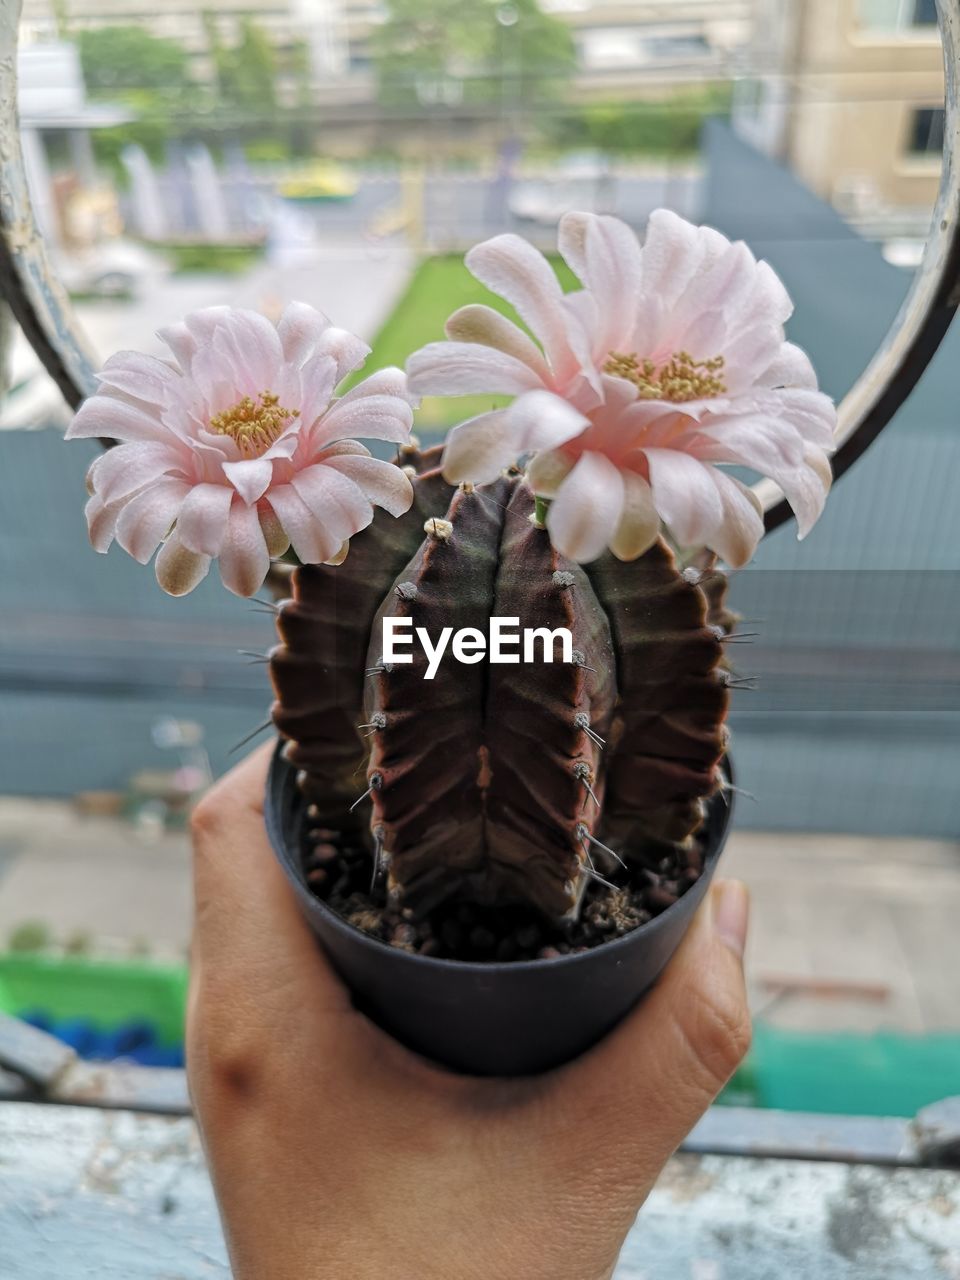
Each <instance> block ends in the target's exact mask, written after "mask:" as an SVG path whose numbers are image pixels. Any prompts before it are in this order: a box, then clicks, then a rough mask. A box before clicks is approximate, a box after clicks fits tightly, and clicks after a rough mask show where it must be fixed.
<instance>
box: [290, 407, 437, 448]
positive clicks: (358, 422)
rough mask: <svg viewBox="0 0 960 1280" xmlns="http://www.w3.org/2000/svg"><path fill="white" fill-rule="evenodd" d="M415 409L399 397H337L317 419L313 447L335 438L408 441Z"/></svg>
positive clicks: (313, 434) (400, 442)
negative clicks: (351, 398)
mask: <svg viewBox="0 0 960 1280" xmlns="http://www.w3.org/2000/svg"><path fill="white" fill-rule="evenodd" d="M412 424H413V410H412V409H411V408H410V406H409V404H407V402H406V401H405V400H401V399H400V398H399V397H398V396H376V395H373V396H363V397H361V398H360V399H353V400H348V399H347V398H346V396H344V397H343V398H342V399H340V400H335V401H334V403H333V404H332V406H331V407H330V409H329V410H328V411H327V412H326V413H325V414H324V415H323V417H322V418H321V419H320V420H319V421H318V422H317V424H316V426H315V428H314V431H313V433H312V436H311V441H312V443H313V444H314V446H323V445H326V444H328V443H330V442H332V441H334V440H346V439H355V438H356V437H357V436H359V437H361V438H362V439H364V440H392V441H394V442H395V443H397V444H406V443H407V442H408V441H409V439H410V427H411V425H412Z"/></svg>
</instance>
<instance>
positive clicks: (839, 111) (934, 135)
mask: <svg viewBox="0 0 960 1280" xmlns="http://www.w3.org/2000/svg"><path fill="white" fill-rule="evenodd" d="M755 4H756V9H755V20H754V24H753V36H752V40H751V44H750V47H749V50H748V53H747V64H748V74H747V75H746V76H745V77H744V78H743V79H742V80H741V81H740V83H739V84H738V87H737V93H736V97H735V106H734V123H735V127H736V130H737V132H738V133H739V134H740V135H741V136H742V137H744V138H746V139H747V140H748V141H750V142H752V143H753V144H754V145H755V146H757V147H759V148H760V149H761V150H763V151H764V152H765V153H766V154H767V155H770V156H773V157H775V158H777V159H780V160H782V161H783V162H784V163H785V164H786V165H787V167H788V168H790V169H791V170H792V171H793V172H794V173H795V174H797V176H798V177H800V178H801V179H802V181H803V182H804V183H806V185H807V186H809V187H810V188H811V189H812V190H814V191H815V192H816V193H817V194H818V195H820V196H822V197H824V198H825V199H827V200H829V201H831V203H833V204H834V206H835V207H837V208H838V209H839V210H841V212H843V213H844V214H846V215H847V216H848V217H850V219H851V220H852V221H853V222H855V223H856V224H857V225H859V226H860V227H861V229H863V230H866V231H875V232H877V233H879V234H893V233H896V232H897V231H901V232H902V233H910V232H911V231H916V232H917V233H918V234H922V233H924V232H925V230H926V226H927V223H928V221H929V216H930V209H931V207H932V204H933V202H934V199H935V198H936V193H937V188H938V185H939V175H940V156H941V151H942V147H943V124H944V108H943V101H944V98H943V95H944V81H943V58H942V52H941V47H940V36H939V31H938V29H937V25H936V24H937V13H936V5H935V3H934V0H802V3H801V2H800V0H755Z"/></svg>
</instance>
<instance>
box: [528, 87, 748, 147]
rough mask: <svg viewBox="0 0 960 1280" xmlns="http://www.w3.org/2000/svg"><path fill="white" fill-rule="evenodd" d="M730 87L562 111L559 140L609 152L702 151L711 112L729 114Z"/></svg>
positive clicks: (556, 126)
mask: <svg viewBox="0 0 960 1280" xmlns="http://www.w3.org/2000/svg"><path fill="white" fill-rule="evenodd" d="M729 110H730V88H729V86H724V85H720V86H713V87H708V88H706V89H703V90H694V91H687V92H681V93H677V94H674V95H673V96H671V97H670V98H665V99H660V100H651V101H641V102H595V103H589V104H587V105H585V106H583V107H578V108H577V109H575V110H573V111H565V112H563V113H561V114H559V115H557V116H556V117H555V118H554V119H553V121H552V124H551V134H552V137H553V141H554V142H555V144H556V145H557V146H559V147H561V148H563V149H564V150H578V149H581V148H590V149H594V150H597V151H604V152H606V153H608V154H610V155H616V154H621V155H631V154H633V155H640V154H642V155H664V156H671V155H687V154H692V153H693V152H695V151H697V149H698V148H699V145H700V130H701V129H702V127H703V122H704V120H705V119H706V118H707V117H708V116H717V115H728V114H729Z"/></svg>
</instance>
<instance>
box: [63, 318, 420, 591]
mask: <svg viewBox="0 0 960 1280" xmlns="http://www.w3.org/2000/svg"><path fill="white" fill-rule="evenodd" d="M159 336H160V337H161V338H162V339H163V341H164V342H165V343H166V345H167V346H168V347H169V348H170V351H171V352H172V354H173V360H171V361H165V360H159V359H155V358H154V357H153V356H147V355H140V354H138V353H137V352H134V351H122V352H120V353H119V354H118V355H115V356H112V357H111V358H110V359H109V360H108V361H107V362H106V364H105V365H104V367H103V370H102V372H101V373H100V386H99V388H98V390H97V392H96V394H95V395H93V396H91V397H90V399H89V400H87V401H86V402H85V403H84V404H83V405H82V406H81V408H80V411H79V412H78V413H77V415H76V417H75V418H74V420H73V422H72V423H71V425H70V427H69V429H68V431H67V436H68V438H71V439H78V438H81V437H89V436H100V437H109V438H111V439H114V440H119V441H121V442H122V443H120V444H118V445H117V446H116V447H115V448H112V449H109V450H107V452H106V453H104V454H102V455H101V456H100V457H98V458H97V459H96V460H95V461H94V462H93V464H92V466H91V467H90V470H89V473H88V477H87V482H88V487H89V489H90V492H91V495H92V496H91V498H90V501H89V502H88V504H87V523H88V527H89V531H90V540H91V542H92V543H93V545H94V547H95V548H96V549H97V550H98V551H106V550H107V549H108V548H109V546H110V544H111V542H112V541H113V540H114V538H116V540H117V542H119V544H120V546H121V547H123V549H124V550H125V551H127V552H128V553H129V554H130V555H131V556H133V557H134V559H136V560H139V561H140V563H141V564H146V563H147V562H148V561H149V560H150V558H151V556H152V555H153V553H154V552H155V551H156V550H157V547H160V553H159V555H158V556H157V562H156V574H157V580H158V581H159V583H160V585H161V587H163V589H164V591H167V592H169V593H170V595H185V594H186V593H187V592H188V591H192V590H193V589H194V587H196V585H197V584H198V583H199V582H200V581H201V580H202V579H203V578H204V577H205V576H206V574H207V571H208V570H209V568H210V563H211V561H212V560H213V559H215V558H217V559H219V561H220V575H221V577H222V579H223V582H224V585H225V586H226V587H228V588H229V589H230V590H231V591H233V592H235V593H236V594H237V595H240V596H250V595H253V593H254V592H255V591H256V590H257V589H258V588H259V587H260V585H261V584H262V582H263V580H264V578H265V576H266V574H267V570H268V569H269V567H270V559H271V557H273V556H279V555H282V554H283V553H284V552H285V551H286V550H287V548H288V547H289V546H292V547H293V550H294V551H295V552H296V554H297V556H298V557H299V559H300V560H301V561H302V562H303V563H305V564H317V563H321V562H325V563H338V562H339V560H340V559H342V558H343V556H344V555H345V554H346V550H347V544H348V541H349V539H350V538H351V537H352V536H353V534H355V533H357V532H358V531H359V530H360V529H363V528H365V526H366V525H368V524H369V523H370V521H371V520H372V519H373V509H374V506H375V505H376V506H380V507H384V508H385V509H386V510H387V511H389V512H390V513H391V514H393V515H400V514H402V513H403V512H404V511H406V510H407V509H408V508H409V506H410V503H411V502H412V500H413V491H412V488H411V485H410V481H409V479H408V478H407V476H406V475H404V473H403V471H402V470H401V469H400V468H399V467H395V466H393V465H392V464H391V463H389V462H382V461H380V460H378V459H376V458H373V457H371V455H370V452H369V450H367V449H366V448H364V446H363V445H362V444H358V443H357V441H356V439H355V437H357V436H360V437H362V438H364V439H370V440H390V441H394V442H396V443H398V444H402V443H404V442H406V441H408V440H409V438H410V426H411V422H412V420H413V410H412V407H411V406H412V400H411V398H410V396H409V394H408V391H407V384H406V378H405V376H404V374H403V371H402V370H400V369H383V370H381V371H380V372H379V373H375V374H373V375H372V376H371V377H369V378H367V379H365V380H364V381H363V382H360V383H358V384H357V385H356V386H355V387H353V388H352V389H351V390H350V391H348V392H347V393H346V394H345V395H342V396H339V397H335V396H334V391H335V388H336V387H337V385H338V384H339V383H340V382H341V380H342V379H343V378H344V376H345V375H346V374H347V373H349V372H350V371H351V370H352V369H354V368H356V367H357V366H358V365H359V364H361V363H362V361H363V360H364V359H365V358H366V356H367V355H368V353H369V347H368V346H367V345H366V344H365V343H364V342H361V341H360V339H359V338H356V337H354V335H353V334H351V333H347V332H346V331H345V330H343V329H336V328H334V327H333V326H332V325H331V324H330V323H329V321H328V320H327V319H326V317H325V316H323V315H321V314H320V312H319V311H315V310H314V309H313V308H312V307H309V306H307V305H306V304H305V303H300V302H294V303H291V304H290V305H289V306H288V307H287V308H286V310H285V311H284V313H283V315H282V316H281V317H280V320H279V323H278V324H277V325H276V326H274V325H273V324H271V323H270V322H269V321H268V320H266V319H265V318H264V317H263V316H261V315H258V314H256V312H253V311H240V310H236V309H234V308H232V307H210V308H208V309H206V310H203V311H195V312H193V313H192V314H191V315H188V316H187V317H186V318H185V319H184V320H183V321H182V322H180V323H179V324H175V325H171V326H170V327H169V328H167V329H163V330H161V331H160V334H159ZM161 543H162V546H161Z"/></svg>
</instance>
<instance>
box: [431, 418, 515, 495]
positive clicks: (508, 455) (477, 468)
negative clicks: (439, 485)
mask: <svg viewBox="0 0 960 1280" xmlns="http://www.w3.org/2000/svg"><path fill="white" fill-rule="evenodd" d="M518 455H519V450H518V449H517V443H516V433H515V432H514V430H513V428H512V426H511V425H510V422H509V421H508V419H507V416H506V414H505V413H504V412H503V411H502V410H497V411H495V412H493V413H481V414H480V415H479V416H478V417H476V418H469V419H468V420H467V421H466V422H461V423H460V425H459V426H457V427H454V428H453V429H452V430H451V431H450V432H448V434H447V438H446V440H445V442H444V447H443V461H442V463H441V466H442V468H443V478H444V480H446V481H447V482H448V483H449V484H462V483H464V482H469V483H471V484H491V483H492V482H493V481H494V480H496V479H497V477H498V476H499V475H500V473H501V472H502V471H503V470H504V468H505V467H509V466H510V464H511V463H513V462H516V460H517V457H518Z"/></svg>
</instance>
